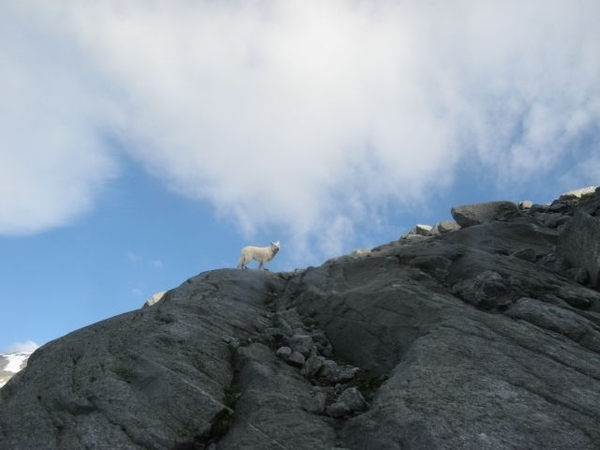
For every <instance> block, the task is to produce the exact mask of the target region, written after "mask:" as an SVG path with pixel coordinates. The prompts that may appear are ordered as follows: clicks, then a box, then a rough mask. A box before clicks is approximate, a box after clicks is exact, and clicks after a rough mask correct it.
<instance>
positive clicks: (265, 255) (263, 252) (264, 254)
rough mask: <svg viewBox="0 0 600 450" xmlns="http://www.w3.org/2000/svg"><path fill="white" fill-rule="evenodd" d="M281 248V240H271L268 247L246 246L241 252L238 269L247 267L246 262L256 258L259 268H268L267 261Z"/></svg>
mask: <svg viewBox="0 0 600 450" xmlns="http://www.w3.org/2000/svg"><path fill="white" fill-rule="evenodd" d="M280 248H281V246H280V245H279V241H277V242H271V245H269V246H268V247H254V246H252V245H250V246H248V247H244V248H243V249H242V252H241V254H240V260H239V261H238V264H237V267H238V269H247V268H248V266H247V265H246V264H248V263H249V262H250V261H252V260H253V259H254V260H256V261H258V263H259V264H258V268H259V269H266V267H265V263H267V262H268V261H271V260H272V259H273V258H274V257H275V255H276V254H277V252H278V251H279V249H280Z"/></svg>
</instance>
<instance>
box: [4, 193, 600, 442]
mask: <svg viewBox="0 0 600 450" xmlns="http://www.w3.org/2000/svg"><path fill="white" fill-rule="evenodd" d="M513 206H514V207H513ZM455 211H456V212H457V213H456V214H455V220H456V223H454V222H450V223H445V224H444V225H443V226H434V227H426V226H419V227H418V230H417V229H416V231H415V232H414V233H412V236H413V237H414V238H410V239H407V238H402V239H400V240H399V241H396V242H392V243H389V244H386V245H382V246H380V247H377V248H374V249H372V250H371V251H360V252H355V253H353V254H351V255H347V256H344V257H340V258H336V259H333V260H330V261H328V262H327V263H325V264H323V265H322V266H320V267H310V268H307V269H306V270H302V271H297V272H294V273H269V272H266V271H254V270H250V271H243V270H233V269H223V270H216V271H211V272H207V273H203V274H200V275H198V276H196V277H194V278H192V279H190V280H188V281H186V282H185V283H183V284H182V285H181V286H180V287H179V288H177V289H174V290H172V291H169V292H167V293H166V294H165V295H164V296H163V298H162V300H161V301H160V302H157V303H156V304H154V305H153V306H147V307H144V308H142V309H140V310H138V311H133V312H131V313H127V314H123V315H121V316H118V317H115V318H112V319H109V320H107V321H104V322H101V323H98V324H95V325H92V326H90V327H86V328H84V329H81V330H78V331H76V332H74V333H71V334H70V335H67V336H65V337H63V338H61V339H58V340H56V341H53V342H51V343H49V344H47V345H45V346H43V347H42V348H40V349H39V350H37V351H36V352H35V353H34V354H33V355H32V356H31V358H30V360H29V364H28V366H27V368H26V369H24V370H23V371H22V372H20V373H18V374H17V375H16V376H15V377H14V378H13V379H12V380H11V381H10V382H9V383H8V384H7V385H6V386H5V387H4V388H2V389H1V390H0V448H1V449H4V448H6V449H11V450H19V449H33V448H36V449H37V448H43V449H48V450H52V449H86V448H98V449H104V448H119V449H180V450H183V449H211V450H217V449H218V450H229V449H250V450H252V449H256V450H258V449H290V450H291V449H300V450H302V449H311V450H318V449H340V450H341V449H352V450H354V449H356V450H358V449H383V450H386V449H398V450H399V449H402V450H406V449H411V450H420V449H427V450H429V449H448V450H450V449H452V450H454V449H473V450H475V449H476V450H480V449H489V450H492V449H494V450H495V449H498V450H500V449H503V450H504V449H545V450H550V449H556V450H558V449H565V448H576V449H582V450H585V449H589V450H591V449H597V448H600V429H599V427H598V423H600V292H598V290H597V287H598V286H597V275H598V264H597V261H598V259H597V258H598V254H597V251H598V249H597V246H594V245H591V244H592V243H593V242H594V241H593V236H595V235H594V234H593V233H595V231H594V230H595V226H597V223H598V222H597V221H599V220H600V217H599V216H598V215H597V214H596V213H597V212H598V211H600V194H599V193H598V192H592V193H589V192H587V193H586V194H582V196H581V197H573V196H566V197H561V199H559V200H557V201H555V202H554V203H552V204H551V205H536V204H531V205H528V206H527V208H525V207H521V208H519V207H517V206H516V205H515V204H511V206H508V205H507V204H506V203H505V202H503V203H502V204H498V203H495V204H492V205H481V204H480V205H475V206H472V207H468V205H467V207H461V208H458V209H455ZM461 211H462V212H461ZM466 211H470V212H469V213H468V214H467V213H466ZM490 211H492V212H490ZM494 211H495V212H494ZM458 212H460V214H462V215H459V214H458ZM463 216H464V217H467V216H468V217H471V219H469V220H468V221H467V222H465V221H463ZM461 222H462V224H463V226H462V227H460V226H459V224H461ZM588 222H589V223H588ZM580 223H582V224H583V225H578V224H580ZM441 230H444V231H441ZM586 239H587V240H586ZM574 247H575V248H574Z"/></svg>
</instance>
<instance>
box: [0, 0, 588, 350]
mask: <svg viewBox="0 0 600 450" xmlns="http://www.w3.org/2000/svg"><path fill="white" fill-rule="evenodd" d="M599 16H600V3H598V2H597V1H595V0H589V1H588V0H580V1H578V2H576V3H573V2H569V1H548V0H544V1H538V0H530V1H528V2H521V1H511V0H502V1H494V0H490V1H486V2H481V1H475V0H462V1H457V2H445V1H441V0H440V1H436V0H433V1H430V2H416V1H415V2H410V1H409V2H406V1H394V0H374V1H362V0H331V1H328V2H322V1H316V0H302V1H300V0H286V1H275V0H249V1H247V2H232V1H197V2H189V1H184V0H172V1H156V2H147V1H141V0H140V1H136V0H131V1H127V2H124V1H122V0H101V1H97V2H73V1H66V0H64V1H63V0H52V1H50V0H48V1H44V0H39V1H34V0H7V1H3V2H1V3H0V40H1V41H2V42H3V43H4V44H3V46H2V49H1V50H0V99H1V100H0V136H2V139H1V140H0V208H1V211H2V214H1V215H0V255H1V256H2V257H1V259H0V286H1V287H2V292H3V301H2V316H3V318H4V320H2V324H1V325H0V351H8V350H16V349H19V348H23V347H31V346H33V345H40V344H43V343H45V342H48V341H49V340H52V339H54V338H58V337H60V336H62V335H64V334H66V333H68V332H70V331H74V330H75V329H77V328H80V327H82V326H85V325H88V324H91V323H94V322H96V321H99V320H103V319H106V318H109V317H111V316H114V315H116V314H120V313H122V312H126V311H130V310H133V309H136V308H138V307H140V305H141V304H142V303H143V302H144V301H145V300H146V299H147V298H148V297H150V296H151V295H152V294H153V293H155V292H157V291H162V290H166V289H170V288H173V287H176V286H178V285H179V284H181V283H182V282H184V281H185V280H186V279H187V278H189V277H191V276H193V275H195V274H197V273H199V272H202V271H205V270H211V269H216V268H221V267H234V266H235V264H236V261H237V258H238V255H239V250H240V248H241V247H242V246H244V245H247V244H253V245H267V244H268V243H269V242H270V241H274V240H280V241H281V243H282V250H281V252H280V253H279V255H278V256H277V257H276V258H275V259H274V260H273V261H272V262H271V263H270V265H269V267H270V268H271V269H272V270H276V271H282V270H293V269H295V268H297V267H306V266H308V265H317V264H321V263H322V262H324V261H325V260H327V259H328V258H331V257H334V256H338V255H340V254H343V253H347V252H350V251H352V250H353V249H356V248H365V247H367V248H368V247H372V246H375V245H378V244H381V243H384V242H389V241H391V240H393V239H396V238H398V237H399V236H400V235H401V234H403V233H405V232H406V231H408V230H409V229H410V228H411V227H412V226H414V225H415V224H416V223H429V224H431V225H433V224H435V223H436V222H438V221H440V220H445V219H449V218H450V207H451V206H453V205H455V204H460V203H469V202H476V201H486V200H498V199H507V200H513V201H520V200H524V199H531V200H534V201H537V202H547V201H550V200H552V199H553V198H555V197H556V196H558V195H560V193H562V192H564V191H567V190H570V189H574V188H578V187H583V186H588V185H597V184H599V183H598V173H600V151H599V150H600V125H599V124H600V51H598V50H599V45H600V44H599V43H600V29H599V28H598V27H597V23H596V19H597V17H599Z"/></svg>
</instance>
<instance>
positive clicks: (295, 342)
mask: <svg viewBox="0 0 600 450" xmlns="http://www.w3.org/2000/svg"><path fill="white" fill-rule="evenodd" d="M289 346H290V347H291V349H292V350H294V351H295V352H298V353H302V355H304V357H306V358H308V357H309V356H310V355H312V354H313V353H316V351H317V348H316V346H315V343H314V342H313V340H312V337H310V336H309V335H307V334H295V335H293V336H292V337H291V338H290V342H289Z"/></svg>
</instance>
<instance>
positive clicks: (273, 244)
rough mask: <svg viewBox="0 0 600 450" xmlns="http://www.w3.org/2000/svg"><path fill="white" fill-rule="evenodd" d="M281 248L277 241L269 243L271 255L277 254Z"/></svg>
mask: <svg viewBox="0 0 600 450" xmlns="http://www.w3.org/2000/svg"><path fill="white" fill-rule="evenodd" d="M280 248H281V246H280V245H279V241H277V242H271V249H272V250H273V254H275V253H277V252H278V251H279V249H280Z"/></svg>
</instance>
